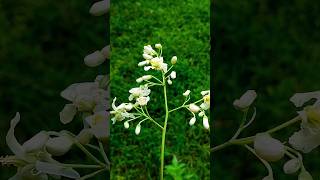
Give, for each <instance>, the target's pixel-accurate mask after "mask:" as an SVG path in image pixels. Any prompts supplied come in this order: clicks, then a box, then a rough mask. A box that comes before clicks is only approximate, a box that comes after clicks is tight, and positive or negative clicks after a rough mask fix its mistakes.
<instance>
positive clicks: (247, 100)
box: [233, 90, 257, 110]
mask: <svg viewBox="0 0 320 180" xmlns="http://www.w3.org/2000/svg"><path fill="white" fill-rule="evenodd" d="M256 97H257V93H256V92H255V91H254V90H248V91H247V92H245V93H244V94H243V95H242V96H241V97H240V99H237V100H235V101H234V102H233V106H234V107H235V108H236V109H240V110H245V109H247V108H249V106H250V105H251V104H252V103H253V101H254V100H255V99H256Z"/></svg>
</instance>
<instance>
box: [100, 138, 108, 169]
mask: <svg viewBox="0 0 320 180" xmlns="http://www.w3.org/2000/svg"><path fill="white" fill-rule="evenodd" d="M99 151H100V154H101V155H102V157H103V159H104V161H105V162H106V163H107V165H108V166H110V161H109V159H108V156H107V154H106V152H105V150H104V148H103V144H102V142H100V141H99Z"/></svg>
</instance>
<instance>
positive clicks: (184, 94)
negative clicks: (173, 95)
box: [182, 90, 191, 97]
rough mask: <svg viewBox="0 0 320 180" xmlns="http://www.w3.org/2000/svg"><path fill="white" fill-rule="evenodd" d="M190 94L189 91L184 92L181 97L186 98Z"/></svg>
mask: <svg viewBox="0 0 320 180" xmlns="http://www.w3.org/2000/svg"><path fill="white" fill-rule="evenodd" d="M190 93H191V91H190V90H186V92H184V93H183V94H182V95H183V96H186V97H187V96H189V94H190Z"/></svg>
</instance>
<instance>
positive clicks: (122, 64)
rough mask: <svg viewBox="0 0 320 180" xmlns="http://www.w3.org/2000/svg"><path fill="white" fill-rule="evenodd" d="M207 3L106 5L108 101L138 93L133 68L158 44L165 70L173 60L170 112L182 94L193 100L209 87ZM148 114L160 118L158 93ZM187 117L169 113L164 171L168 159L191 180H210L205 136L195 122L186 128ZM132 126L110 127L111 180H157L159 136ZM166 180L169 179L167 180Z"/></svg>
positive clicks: (149, 127) (147, 126)
mask: <svg viewBox="0 0 320 180" xmlns="http://www.w3.org/2000/svg"><path fill="white" fill-rule="evenodd" d="M209 5H210V2H209V1H208V0H200V1H199V0H175V1H171V0H162V1H157V0H149V1H143V0H136V1H134V2H132V1H113V2H112V3H111V21H110V23H111V45H112V57H111V62H110V63H111V65H110V68H111V95H112V97H117V102H118V103H120V102H128V96H129V92H128V91H129V90H130V89H131V88H133V87H137V86H138V84H137V83H136V79H137V78H138V77H140V76H142V75H144V74H145V73H146V72H145V71H144V70H143V68H142V67H138V66H137V64H138V63H139V62H140V61H142V60H143V58H142V53H143V46H144V45H147V44H151V45H154V44H155V43H161V44H162V46H163V56H164V58H165V61H166V62H167V63H169V64H170V59H171V57H172V56H174V55H176V56H177V57H178V63H177V65H176V69H175V70H176V72H177V79H175V80H174V81H173V85H172V86H170V87H169V90H168V97H169V108H172V107H177V106H179V105H181V104H182V103H183V101H184V97H183V96H182V93H184V91H185V90H186V89H190V90H191V91H192V93H191V96H192V99H193V100H196V99H199V98H201V94H200V92H201V91H202V90H205V89H209V86H210V80H209V79H210V76H209V74H210V73H209V72H210V55H209V51H210V29H209V27H210V22H209V21H210V6H209ZM149 105H150V106H149V112H153V113H152V114H154V117H158V118H157V119H156V120H157V121H158V122H161V121H163V118H159V117H161V116H162V115H163V114H164V105H163V98H162V89H159V88H157V87H155V88H152V94H151V100H150V102H149ZM190 118H191V114H190V113H188V112H186V111H179V112H178V113H173V116H171V117H170V119H169V124H168V132H167V133H168V134H167V140H166V158H165V163H166V165H168V164H170V163H171V160H172V158H173V155H175V156H176V157H177V159H178V160H179V161H180V162H181V163H184V164H186V167H187V169H186V170H187V174H193V175H196V177H193V179H209V177H210V176H209V172H210V171H209V168H210V163H209V162H210V161H209V135H210V133H209V132H208V131H205V130H204V128H203V126H202V120H200V119H198V122H197V123H196V125H195V126H193V127H190V126H189V125H188V122H189V119H190ZM135 125H136V124H134V125H133V124H131V127H130V128H129V129H128V130H127V129H125V128H124V127H123V123H119V122H118V123H116V124H114V125H112V126H111V161H112V163H113V166H112V171H111V178H112V179H157V178H158V176H159V167H160V161H159V157H160V144H161V132H160V130H159V129H158V128H157V127H155V126H154V125H153V124H152V123H150V122H146V123H143V124H142V129H141V133H140V135H139V136H136V135H135V133H134V129H135ZM166 178H167V179H170V177H169V176H167V177H166Z"/></svg>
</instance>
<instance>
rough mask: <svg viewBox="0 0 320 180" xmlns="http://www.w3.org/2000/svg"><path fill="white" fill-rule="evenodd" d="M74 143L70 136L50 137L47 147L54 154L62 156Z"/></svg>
mask: <svg viewBox="0 0 320 180" xmlns="http://www.w3.org/2000/svg"><path fill="white" fill-rule="evenodd" d="M72 144H73V142H72V140H71V139H70V138H69V137H66V136H59V137H54V138H50V139H49V140H48V142H47V143H46V149H47V151H48V152H49V153H50V154H52V155H53V156H62V155H64V154H65V153H67V152H68V151H69V150H70V149H71V146H72Z"/></svg>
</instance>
